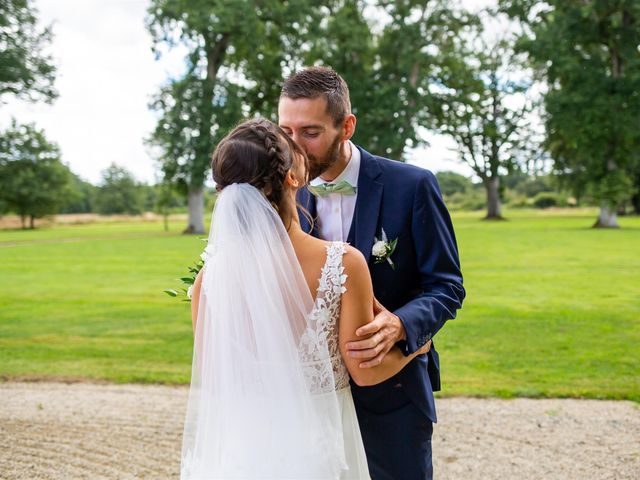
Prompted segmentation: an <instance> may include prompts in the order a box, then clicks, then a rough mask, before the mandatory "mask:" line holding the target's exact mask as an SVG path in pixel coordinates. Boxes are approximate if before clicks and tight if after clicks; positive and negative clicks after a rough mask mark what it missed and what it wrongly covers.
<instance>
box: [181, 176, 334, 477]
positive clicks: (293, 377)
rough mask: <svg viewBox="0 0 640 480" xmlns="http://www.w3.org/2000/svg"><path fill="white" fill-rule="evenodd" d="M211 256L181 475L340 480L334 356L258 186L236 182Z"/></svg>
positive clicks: (212, 238) (220, 204)
mask: <svg viewBox="0 0 640 480" xmlns="http://www.w3.org/2000/svg"><path fill="white" fill-rule="evenodd" d="M206 252H207V258H206V261H205V267H204V274H203V280H202V288H201V295H200V303H199V313H198V322H197V326H196V332H195V343H194V353H193V367H192V378H191V390H190V392H189V403H188V407H187V416H186V420H185V429H184V437H183V447H182V465H181V478H182V479H213V478H216V479H221V478H224V479H232V478H233V479H240V478H243V479H249V478H278V479H285V478H305V479H306V478H309V479H311V478H322V479H329V478H339V476H340V472H341V471H342V470H343V469H344V468H346V463H345V455H344V444H343V436H342V421H341V416H340V410H339V408H338V400H337V396H336V392H335V388H334V380H333V370H332V368H331V359H330V357H329V352H328V348H327V344H326V339H324V338H321V337H320V338H318V336H317V335H315V330H314V328H315V326H314V325H311V324H310V323H309V320H308V318H307V317H308V313H309V312H310V311H311V309H312V308H313V299H312V297H311V294H310V293H309V289H308V287H307V283H306V282H305V279H304V276H303V273H302V269H301V268H300V264H299V263H298V260H297V258H296V255H295V252H294V250H293V246H292V244H291V241H290V240H289V237H288V235H287V232H286V230H285V228H284V225H283V224H282V220H281V219H280V217H279V216H278V215H277V213H276V211H275V210H274V209H273V208H272V206H271V205H270V204H269V202H268V201H267V199H266V198H265V196H264V195H263V194H262V193H261V192H260V191H258V190H257V189H256V188H254V187H252V186H250V185H248V184H233V185H229V186H228V187H226V188H224V189H223V191H222V192H221V193H220V195H219V196H218V200H217V202H216V206H215V210H214V218H213V219H212V226H211V233H210V235H209V244H208V247H207V249H206ZM318 274H320V272H318Z"/></svg>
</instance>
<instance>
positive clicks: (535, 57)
mask: <svg viewBox="0 0 640 480" xmlns="http://www.w3.org/2000/svg"><path fill="white" fill-rule="evenodd" d="M501 5H502V8H503V9H504V11H506V12H508V13H509V14H510V15H512V16H514V17H517V18H519V19H520V20H521V21H522V24H523V25H524V27H525V28H524V33H523V36H522V38H521V39H520V43H519V44H520V48H521V49H522V50H523V51H526V52H527V53H528V54H529V58H530V60H531V63H532V65H533V66H534V67H535V68H536V70H537V72H538V74H539V75H540V77H541V78H543V79H545V80H546V82H547V86H548V91H547V92H546V94H545V96H544V107H545V111H546V116H545V123H546V130H547V138H546V146H547V148H548V149H549V151H550V153H551V155H552V157H553V159H554V169H555V172H556V173H557V174H558V175H559V176H560V177H561V178H562V179H563V180H564V181H565V182H566V184H567V185H569V186H570V187H571V188H572V189H573V191H574V193H575V194H576V196H578V197H584V196H591V197H593V198H595V199H596V200H597V201H598V202H599V203H600V205H601V213H600V218H599V221H598V222H597V223H596V225H597V226H617V221H616V218H615V212H616V210H617V207H618V205H619V204H620V203H621V202H623V201H625V200H627V199H629V198H630V197H631V195H632V194H633V191H634V187H633V182H634V178H635V175H636V172H637V171H638V169H639V168H640V167H639V165H640V129H639V128H638V125H640V50H639V45H640V3H639V2H637V1H636V0H584V1H580V2H578V1H561V0H553V1H547V2H533V1H531V0H503V1H502V2H501Z"/></svg>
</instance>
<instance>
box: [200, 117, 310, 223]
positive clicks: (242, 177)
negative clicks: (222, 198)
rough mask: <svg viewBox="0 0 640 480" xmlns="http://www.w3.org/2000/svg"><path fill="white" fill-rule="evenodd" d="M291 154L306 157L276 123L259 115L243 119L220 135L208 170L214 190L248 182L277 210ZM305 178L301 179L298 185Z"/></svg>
mask: <svg viewBox="0 0 640 480" xmlns="http://www.w3.org/2000/svg"><path fill="white" fill-rule="evenodd" d="M294 154H299V155H300V156H301V158H302V159H303V161H304V167H305V175H306V172H308V171H309V168H308V167H309V165H308V159H307V156H306V155H305V153H304V150H302V149H301V148H300V147H299V146H298V145H297V144H296V143H295V142H293V140H291V139H290V138H289V136H288V135H287V134H286V133H285V132H284V131H283V130H282V129H281V128H280V127H279V126H277V125H276V124H274V123H273V122H270V121H269V120H265V119H262V118H257V119H253V120H247V121H246V122H243V123H241V124H240V125H238V126H237V127H235V128H234V129H233V130H232V131H231V132H230V133H229V134H228V135H227V136H226V137H224V138H223V139H222V140H221V141H220V143H218V146H217V147H216V149H215V151H214V152H213V157H212V159H211V172H212V175H213V180H214V181H215V182H216V185H217V189H218V191H220V190H222V189H224V187H226V186H227V185H231V184H232V183H248V184H250V185H253V186H254V187H256V188H257V189H259V190H262V192H263V193H264V194H265V196H266V197H267V199H268V200H269V202H271V204H272V205H273V206H274V208H275V209H276V210H277V211H278V213H280V214H281V215H282V214H283V213H286V212H284V211H283V207H284V203H283V194H284V179H285V176H286V174H287V172H288V171H289V169H290V168H291V167H292V166H293V165H294V158H293V156H294ZM306 180H307V179H306V178H303V179H301V182H302V184H304V183H305V182H306Z"/></svg>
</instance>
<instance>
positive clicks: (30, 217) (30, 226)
mask: <svg viewBox="0 0 640 480" xmlns="http://www.w3.org/2000/svg"><path fill="white" fill-rule="evenodd" d="M35 218H36V217H34V216H33V215H31V216H29V228H30V229H31V230H33V229H34V228H36V226H35Z"/></svg>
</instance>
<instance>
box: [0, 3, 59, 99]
mask: <svg viewBox="0 0 640 480" xmlns="http://www.w3.org/2000/svg"><path fill="white" fill-rule="evenodd" d="M50 41H51V29H50V28H44V29H40V28H39V26H38V25H37V10H36V9H35V7H34V6H33V4H32V2H31V0H0V100H2V98H3V97H4V96H7V95H12V96H15V97H18V98H22V99H25V100H30V101H36V100H44V101H47V102H50V101H52V100H53V99H54V98H55V97H56V96H57V92H56V90H55V88H54V85H53V84H54V80H55V73H56V68H55V66H54V64H53V60H52V58H51V56H50V55H49V54H47V53H46V48H47V47H48V45H49V42H50ZM0 103H1V102H0Z"/></svg>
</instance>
